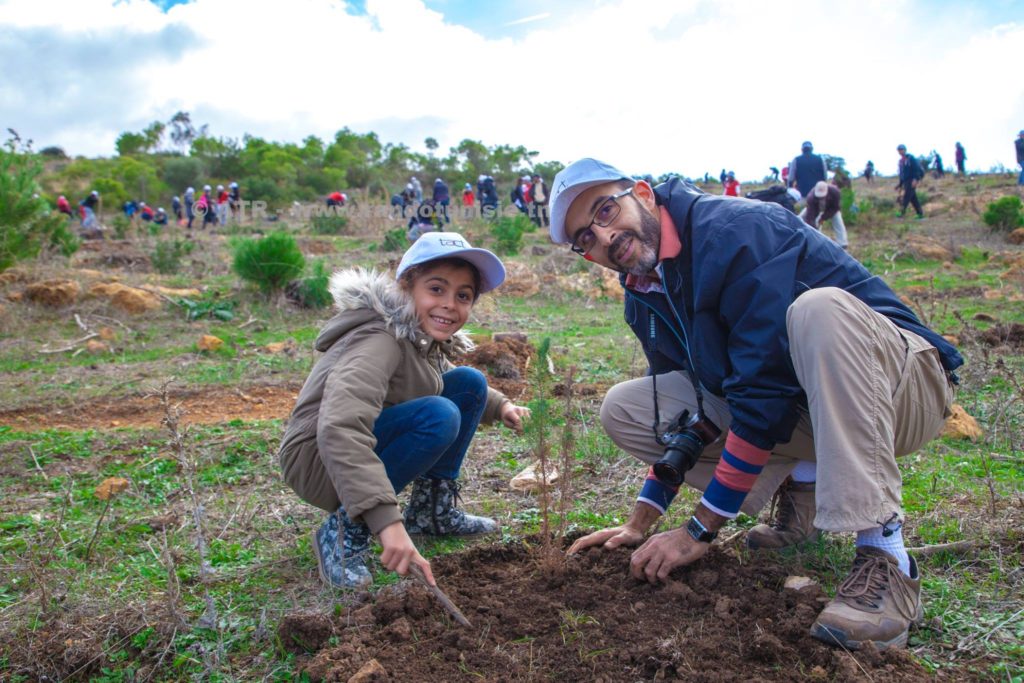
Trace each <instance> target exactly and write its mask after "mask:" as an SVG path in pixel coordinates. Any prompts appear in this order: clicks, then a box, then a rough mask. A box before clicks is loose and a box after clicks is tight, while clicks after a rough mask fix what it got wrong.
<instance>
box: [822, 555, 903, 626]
mask: <svg viewBox="0 0 1024 683" xmlns="http://www.w3.org/2000/svg"><path fill="white" fill-rule="evenodd" d="M902 574H903V573H902V572H901V571H900V568H899V566H898V565H897V564H896V563H895V562H893V561H892V560H890V559H888V558H887V557H880V556H878V555H868V554H865V553H858V554H857V557H856V559H854V561H853V569H852V570H851V571H850V575H849V576H847V577H846V579H845V580H844V581H843V583H842V584H840V586H839V589H838V590H837V591H836V599H838V600H843V601H844V602H847V603H850V602H852V603H856V604H857V605H860V606H862V607H867V608H870V609H878V608H879V607H880V606H881V604H882V600H883V599H884V597H885V594H886V593H890V592H891V593H893V594H894V595H893V602H894V604H895V605H896V609H897V611H898V612H899V613H900V615H901V616H902V617H904V618H905V619H910V620H913V618H914V614H913V612H912V610H911V609H910V608H911V606H912V605H913V602H914V601H913V596H912V595H911V594H910V588H909V586H907V584H906V581H904V580H903V576H902Z"/></svg>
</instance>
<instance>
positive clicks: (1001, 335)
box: [978, 323, 1024, 348]
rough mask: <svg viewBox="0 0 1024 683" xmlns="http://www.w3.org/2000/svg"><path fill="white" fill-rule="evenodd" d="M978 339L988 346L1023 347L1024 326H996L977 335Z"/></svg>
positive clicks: (1012, 324)
mask: <svg viewBox="0 0 1024 683" xmlns="http://www.w3.org/2000/svg"><path fill="white" fill-rule="evenodd" d="M978 338H979V339H981V341H983V342H985V343H986V344H988V345H989V346H1009V347H1011V348H1022V347H1024V325H1021V324H1020V323H1010V324H1009V325H1004V324H996V325H993V326H992V327H990V328H988V329H987V330H985V331H984V332H981V333H979V334H978Z"/></svg>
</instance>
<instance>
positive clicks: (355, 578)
mask: <svg viewBox="0 0 1024 683" xmlns="http://www.w3.org/2000/svg"><path fill="white" fill-rule="evenodd" d="M313 551H314V552H315V553H316V563H317V567H319V569H320V578H321V580H323V582H324V583H326V584H328V585H330V586H333V587H334V588H343V589H345V588H349V589H351V588H365V587H366V586H368V585H370V583H371V582H372V581H373V577H372V576H371V575H370V570H369V569H367V568H366V556H367V554H368V553H369V551H370V528H369V527H368V526H366V525H365V524H356V523H355V522H353V521H352V520H351V519H349V517H348V515H347V514H345V509H344V508H342V507H339V508H338V510H337V511H336V512H332V513H331V514H329V515H327V519H326V520H324V523H323V524H321V525H320V528H319V529H317V530H316V531H315V532H314V533H313Z"/></svg>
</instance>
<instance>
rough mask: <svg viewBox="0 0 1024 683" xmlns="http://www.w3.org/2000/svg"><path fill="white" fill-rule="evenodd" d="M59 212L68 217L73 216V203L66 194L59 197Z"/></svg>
mask: <svg viewBox="0 0 1024 683" xmlns="http://www.w3.org/2000/svg"><path fill="white" fill-rule="evenodd" d="M57 213H62V214H64V215H65V216H67V217H68V218H72V213H71V203H70V202H68V198H67V197H65V196H64V195H61V196H59V197H57Z"/></svg>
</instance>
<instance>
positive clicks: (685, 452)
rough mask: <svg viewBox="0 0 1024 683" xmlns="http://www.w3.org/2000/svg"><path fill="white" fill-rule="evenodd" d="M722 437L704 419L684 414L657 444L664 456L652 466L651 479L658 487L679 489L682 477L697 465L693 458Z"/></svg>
mask: <svg viewBox="0 0 1024 683" xmlns="http://www.w3.org/2000/svg"><path fill="white" fill-rule="evenodd" d="M720 436H722V430H721V429H719V428H718V427H717V426H716V425H715V423H714V422H712V421H711V420H709V419H708V418H707V417H706V416H704V415H702V414H700V413H697V414H695V415H690V411H689V410H684V411H683V412H682V413H681V414H680V415H679V418H678V419H677V420H676V422H675V424H674V425H673V426H672V427H671V428H670V429H669V430H668V431H667V432H665V433H664V434H662V435H661V437H660V438H659V439H658V442H659V443H660V444H661V445H662V446H664V447H665V455H663V456H662V457H661V460H659V461H658V462H656V463H654V476H656V477H657V478H658V481H660V482H661V483H662V484H666V485H668V486H679V485H680V484H682V483H683V478H684V475H685V474H686V473H687V472H688V471H690V470H691V469H693V466H694V465H696V464H697V458H699V457H700V454H701V452H702V451H703V450H704V447H705V446H710V445H711V444H713V443H714V442H716V441H718V438H719V437H720Z"/></svg>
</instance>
